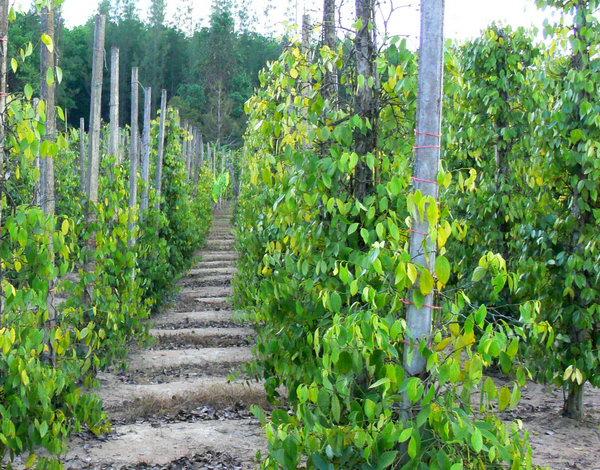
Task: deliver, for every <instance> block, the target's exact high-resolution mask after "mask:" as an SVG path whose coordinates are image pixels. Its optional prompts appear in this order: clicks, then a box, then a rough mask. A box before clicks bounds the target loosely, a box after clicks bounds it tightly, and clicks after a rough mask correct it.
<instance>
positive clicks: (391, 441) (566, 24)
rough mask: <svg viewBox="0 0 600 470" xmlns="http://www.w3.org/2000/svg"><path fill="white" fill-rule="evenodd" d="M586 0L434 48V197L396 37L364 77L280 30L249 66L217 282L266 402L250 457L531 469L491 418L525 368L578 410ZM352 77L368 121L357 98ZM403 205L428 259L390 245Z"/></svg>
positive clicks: (583, 301)
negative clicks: (422, 165) (363, 184)
mask: <svg viewBox="0 0 600 470" xmlns="http://www.w3.org/2000/svg"><path fill="white" fill-rule="evenodd" d="M597 3H598V2H591V3H590V2H583V1H569V2H552V1H544V2H542V1H540V2H539V4H540V5H541V6H547V5H549V6H553V7H557V8H560V13H561V15H560V23H559V24H557V25H554V26H549V27H548V30H547V32H546V34H547V36H548V38H547V40H546V41H545V42H543V43H537V42H536V41H535V40H534V36H533V35H532V34H531V33H529V32H527V31H525V30H522V29H517V30H513V29H511V28H509V27H499V26H492V27H490V28H489V29H488V30H486V31H485V32H484V33H483V34H482V36H481V37H480V38H478V39H476V40H474V41H471V42H469V43H467V44H465V45H462V46H454V45H448V47H447V49H446V60H445V77H446V79H445V90H446V92H445V98H444V136H443V137H444V152H443V153H444V159H443V169H442V170H441V172H440V174H439V177H438V183H439V185H440V190H441V198H440V201H441V202H440V204H439V205H431V204H430V203H429V201H427V205H426V201H425V198H424V197H423V196H422V194H421V193H420V192H418V191H416V192H415V191H414V190H413V188H412V185H411V175H412V164H413V147H414V145H415V138H414V136H415V114H416V110H415V103H416V93H417V68H418V63H417V62H418V61H417V57H416V55H415V54H414V53H413V52H411V51H410V50H408V49H407V48H406V45H405V43H404V42H403V41H402V40H399V39H393V40H391V41H389V42H388V43H387V45H386V47H384V48H382V49H381V51H380V53H379V54H378V55H377V56H376V58H375V60H374V65H375V67H376V70H377V78H378V79H377V80H369V79H368V78H367V79H365V77H363V76H361V75H360V74H358V73H357V71H356V68H355V66H354V64H355V59H356V58H355V56H353V54H352V52H353V46H354V44H353V43H352V42H351V41H350V40H347V41H344V42H340V43H339V44H338V47H337V49H335V50H333V49H332V48H330V47H328V46H323V47H320V48H318V50H316V51H315V53H314V54H312V53H311V52H312V51H306V50H305V48H302V47H301V45H299V44H296V45H293V46H291V47H290V48H288V49H287V50H286V51H285V52H284V53H283V54H282V56H281V57H280V59H279V60H278V61H276V62H274V63H272V64H270V65H269V66H268V68H267V69H266V70H264V71H263V72H262V74H261V77H260V79H261V87H260V88H259V89H258V90H257V92H256V94H255V96H254V97H253V98H251V100H250V101H249V102H248V103H247V106H246V111H247V113H248V115H249V126H248V131H247V133H246V136H245V148H244V152H243V155H244V156H245V157H244V160H243V163H242V164H241V167H242V168H243V169H244V172H243V174H242V186H241V194H240V199H239V203H238V207H237V243H238V246H239V249H240V253H241V258H240V260H239V264H238V274H237V276H236V279H235V281H234V284H235V300H236V304H237V306H238V307H239V308H242V309H244V310H245V311H247V312H248V314H249V315H250V316H251V317H252V318H253V320H254V322H255V325H256V329H257V331H258V344H257V346H256V349H255V355H256V361H255V362H254V363H253V365H252V372H253V373H254V374H256V376H257V377H260V378H262V379H264V380H265V384H266V388H267V391H268V393H269V396H270V398H271V399H272V401H273V403H274V406H275V408H274V410H273V411H272V412H271V413H270V414H265V413H264V412H263V411H261V410H259V409H256V413H257V414H258V416H259V417H260V418H261V420H262V422H263V424H264V425H265V428H266V431H267V436H268V439H269V454H268V456H267V458H266V460H265V462H264V467H265V468H281V467H283V468H296V467H297V466H298V465H300V463H301V462H306V463H307V464H308V466H309V467H311V468H318V469H333V468H387V467H393V468H439V469H448V468H452V469H453V470H456V469H460V468H495V467H505V466H507V467H511V468H533V467H534V464H533V459H532V453H531V448H530V445H529V439H528V434H527V432H526V431H525V430H524V429H523V427H522V424H521V423H520V422H519V421H517V422H514V423H510V422H507V419H506V416H503V415H502V412H503V411H505V410H507V409H510V408H514V407H515V406H516V405H517V404H518V401H519V399H520V395H521V388H522V387H523V386H524V385H525V383H526V381H527V380H529V379H532V378H536V379H539V380H543V381H549V382H554V383H557V384H559V385H563V386H564V387H565V389H566V390H567V392H568V393H567V396H568V398H567V399H566V400H565V413H566V414H567V415H569V416H572V417H575V418H580V417H581V396H582V395H581V394H582V390H583V384H584V383H585V382H586V381H589V382H590V383H592V384H595V385H597V380H599V378H600V374H598V360H599V357H598V350H600V348H599V346H600V344H599V341H600V339H599V334H598V332H599V331H600V330H599V329H598V325H599V324H600V323H599V318H600V316H599V315H600V311H599V310H598V286H599V285H600V272H599V271H598V269H597V265H598V261H599V258H598V251H597V237H598V231H597V224H598V221H597V215H598V209H597V205H598V199H597V186H598V185H597V173H598V168H597V167H598V164H597V162H598V161H600V160H599V159H598V156H599V155H598V152H599V146H600V144H599V143H598V142H599V141H600V139H598V127H599V125H600V121H599V120H598V116H599V115H600V113H599V106H600V103H599V101H598V98H597V97H598V96H599V95H598V79H597V77H598V76H600V75H599V74H598V73H597V72H598V60H597V53H598V34H597V31H598V30H599V29H598V25H597V20H596V18H595V17H594V15H593V12H594V11H595V8H597V7H598V5H597ZM357 29H360V26H359V25H357ZM332 70H333V71H335V73H336V75H337V77H338V80H339V88H338V90H337V94H336V95H335V96H333V97H332V96H331V95H330V91H329V90H328V87H327V85H328V78H327V77H328V74H330V73H331V71H332ZM364 87H368V88H369V89H370V90H371V91H372V92H373V94H374V95H375V96H376V97H377V98H376V102H377V103H378V108H377V110H376V113H374V115H373V116H372V117H371V119H365V118H364V117H363V116H361V115H360V114H359V113H357V111H356V109H355V107H354V106H353V105H354V103H353V101H352V96H353V95H354V94H356V93H357V90H359V91H360V90H361V89H364ZM373 130H374V131H375V135H376V139H375V141H376V144H375V147H374V149H373V150H372V151H369V152H368V153H366V154H362V153H360V152H359V150H358V148H359V146H358V140H359V138H360V136H361V135H365V134H366V133H368V132H372V131H373ZM361 165H363V166H366V167H367V168H368V169H369V172H368V173H369V175H370V177H371V179H372V181H373V184H372V188H371V191H369V192H368V193H367V195H366V196H363V195H360V196H357V193H356V191H355V187H356V184H357V181H356V180H357V178H358V173H357V168H358V167H359V166H361ZM425 207H427V210H426V213H425V214H423V212H424V208H425ZM415 213H419V214H421V215H423V216H426V217H428V219H429V225H430V227H431V231H430V233H429V236H430V237H431V238H432V239H433V240H434V241H435V243H436V244H437V249H438V252H439V256H438V260H437V262H436V266H435V270H434V272H429V271H428V270H427V269H424V268H422V267H421V266H418V265H416V264H414V263H413V262H412V259H411V256H410V254H409V252H408V240H409V237H410V231H411V222H410V220H411V216H414V215H415ZM414 289H416V294H414V295H412V297H411V294H412V292H414ZM431 292H435V299H436V305H434V306H433V307H434V323H433V332H432V335H431V337H430V338H429V341H426V342H424V343H423V344H421V346H420V352H421V353H422V354H423V355H424V357H425V358H426V360H427V370H426V373H425V374H424V375H422V376H414V377H413V376H409V375H408V374H407V373H406V371H405V369H404V366H403V356H404V354H405V349H406V348H407V347H408V344H409V341H408V334H407V331H406V321H405V318H406V310H407V305H408V304H411V303H415V304H419V303H421V304H422V302H423V301H422V298H423V297H424V296H426V295H428V294H429V293H431ZM549 358H550V359H549ZM498 373H500V374H501V375H502V376H503V377H504V379H505V380H501V381H497V380H495V378H494V377H495V376H496V375H497V374H498ZM283 391H285V393H284V394H282V392H283ZM290 409H291V411H290ZM501 417H502V418H503V419H502V420H501V419H500V418H501Z"/></svg>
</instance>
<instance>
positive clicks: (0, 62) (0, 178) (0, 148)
mask: <svg viewBox="0 0 600 470" xmlns="http://www.w3.org/2000/svg"><path fill="white" fill-rule="evenodd" d="M8 11H9V8H8V0H0V228H1V227H2V201H3V199H4V177H5V172H4V161H5V158H6V148H5V147H6V121H5V119H4V116H5V113H6V90H7V87H6V77H7V66H8ZM3 279H4V270H3V269H2V265H1V264H0V325H2V315H3V314H4V292H3V290H2V280H3Z"/></svg>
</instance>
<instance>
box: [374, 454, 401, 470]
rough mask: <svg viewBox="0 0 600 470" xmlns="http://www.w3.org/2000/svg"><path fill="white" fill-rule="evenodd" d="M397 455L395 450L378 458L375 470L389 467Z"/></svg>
mask: <svg viewBox="0 0 600 470" xmlns="http://www.w3.org/2000/svg"><path fill="white" fill-rule="evenodd" d="M397 455H398V451H397V450H388V451H387V452H384V453H383V454H381V455H380V456H379V460H378V461H377V469H384V468H388V467H389V466H391V465H392V464H393V463H394V462H395V461H396V456H397Z"/></svg>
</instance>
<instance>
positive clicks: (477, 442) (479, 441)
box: [471, 428, 483, 453]
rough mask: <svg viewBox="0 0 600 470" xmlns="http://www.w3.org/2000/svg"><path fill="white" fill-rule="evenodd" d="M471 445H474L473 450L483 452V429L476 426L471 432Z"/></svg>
mask: <svg viewBox="0 0 600 470" xmlns="http://www.w3.org/2000/svg"><path fill="white" fill-rule="evenodd" d="M471 445H472V446H473V450H475V452H477V453H479V452H481V449H483V436H482V435H481V431H480V430H479V429H477V428H474V429H473V432H472V433H471Z"/></svg>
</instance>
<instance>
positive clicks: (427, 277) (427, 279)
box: [419, 269, 434, 295]
mask: <svg viewBox="0 0 600 470" xmlns="http://www.w3.org/2000/svg"><path fill="white" fill-rule="evenodd" d="M433 286H434V279H433V276H432V275H431V273H430V272H429V270H427V269H423V270H422V271H421V277H420V279H419V288H420V290H421V294H423V295H428V294H431V293H432V292H433Z"/></svg>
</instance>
